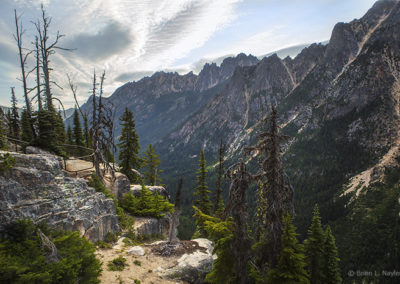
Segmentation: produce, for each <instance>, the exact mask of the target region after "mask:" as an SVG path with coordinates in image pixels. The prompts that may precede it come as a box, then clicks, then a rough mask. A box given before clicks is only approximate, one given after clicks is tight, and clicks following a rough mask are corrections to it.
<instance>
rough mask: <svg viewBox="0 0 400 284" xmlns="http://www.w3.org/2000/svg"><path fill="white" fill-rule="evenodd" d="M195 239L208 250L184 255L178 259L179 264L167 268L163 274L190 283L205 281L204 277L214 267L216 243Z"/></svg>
mask: <svg viewBox="0 0 400 284" xmlns="http://www.w3.org/2000/svg"><path fill="white" fill-rule="evenodd" d="M193 241H195V242H197V243H198V244H199V246H200V247H204V248H206V249H207V250H206V251H195V252H193V253H190V254H184V255H182V256H181V257H180V258H179V259H178V265H176V266H174V267H172V268H170V269H167V270H165V271H164V272H162V273H161V276H163V277H167V278H171V279H176V280H182V281H188V282H189V283H203V280H204V277H205V276H206V275H207V274H208V273H209V272H210V271H211V269H212V264H213V261H214V257H213V255H212V250H213V247H214V243H213V242H212V241H210V240H208V239H194V240H193Z"/></svg>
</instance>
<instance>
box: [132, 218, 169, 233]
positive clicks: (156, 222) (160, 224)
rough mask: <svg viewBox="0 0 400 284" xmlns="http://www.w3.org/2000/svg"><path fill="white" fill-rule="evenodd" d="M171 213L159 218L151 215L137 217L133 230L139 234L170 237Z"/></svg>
mask: <svg viewBox="0 0 400 284" xmlns="http://www.w3.org/2000/svg"><path fill="white" fill-rule="evenodd" d="M169 222H170V217H169V215H167V216H165V217H163V218H160V219H157V218H149V217H135V224H134V225H133V231H134V233H135V234H136V235H138V236H164V237H165V238H167V237H168V230H169Z"/></svg>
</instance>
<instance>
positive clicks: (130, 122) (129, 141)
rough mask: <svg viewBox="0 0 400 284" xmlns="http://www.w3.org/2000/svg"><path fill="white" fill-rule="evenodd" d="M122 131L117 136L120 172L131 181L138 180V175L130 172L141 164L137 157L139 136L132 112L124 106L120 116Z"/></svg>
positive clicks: (135, 181)
mask: <svg viewBox="0 0 400 284" xmlns="http://www.w3.org/2000/svg"><path fill="white" fill-rule="evenodd" d="M120 121H121V125H122V131H121V136H120V137H119V142H120V143H119V144H118V147H119V148H120V152H119V156H118V158H119V160H120V161H121V162H120V164H119V165H120V168H121V173H124V174H125V175H126V176H127V177H128V178H129V180H130V181H131V183H137V182H138V180H139V179H138V176H137V175H136V174H135V173H133V172H132V169H135V170H138V169H139V168H140V165H141V162H142V161H141V159H140V158H139V157H138V153H139V149H140V145H139V137H138V135H137V133H136V129H135V121H134V119H133V113H132V112H131V111H130V110H129V109H128V108H126V109H125V111H124V113H123V115H122V117H121V118H120Z"/></svg>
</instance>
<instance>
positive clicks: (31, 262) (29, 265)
mask: <svg viewBox="0 0 400 284" xmlns="http://www.w3.org/2000/svg"><path fill="white" fill-rule="evenodd" d="M38 229H40V230H41V231H42V232H43V233H44V234H45V235H46V236H47V237H48V238H49V239H50V240H51V241H52V242H53V243H54V245H55V246H56V248H57V252H58V255H59V256H60V257H59V259H58V261H49V259H48V251H47V250H46V249H44V247H43V244H42V241H41V239H40V237H39V234H38ZM100 274H101V262H100V261H99V260H98V259H97V258H96V255H95V248H94V246H93V244H92V243H90V242H89V241H88V240H86V239H85V238H83V237H80V236H79V232H64V231H52V230H49V229H48V228H47V227H46V226H45V225H39V226H37V225H34V224H33V223H32V222H31V221H27V220H20V221H18V222H16V223H14V224H10V225H9V226H7V227H6V228H5V230H4V231H2V232H1V237H0V283H17V284H23V283H66V284H69V283H70V284H74V283H76V282H77V279H79V283H88V284H94V283H100V280H99V279H98V277H99V276H100Z"/></svg>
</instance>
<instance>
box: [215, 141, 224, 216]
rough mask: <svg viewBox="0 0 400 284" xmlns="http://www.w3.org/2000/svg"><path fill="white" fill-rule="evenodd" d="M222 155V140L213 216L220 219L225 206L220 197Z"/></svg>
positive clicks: (222, 173)
mask: <svg viewBox="0 0 400 284" xmlns="http://www.w3.org/2000/svg"><path fill="white" fill-rule="evenodd" d="M224 153H225V145H224V144H222V140H221V143H220V146H219V149H218V176H217V182H216V189H215V200H214V215H215V216H216V217H218V218H222V215H223V214H224V210H225V206H224V199H223V197H222V183H223V177H224Z"/></svg>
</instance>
